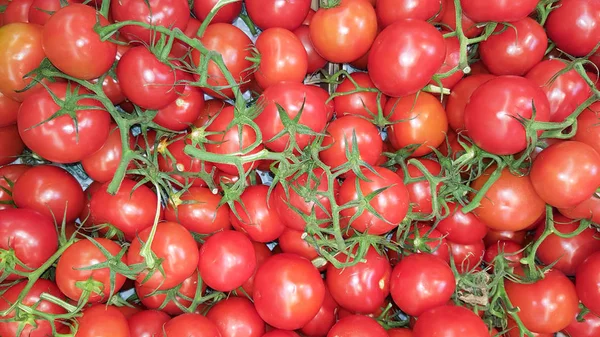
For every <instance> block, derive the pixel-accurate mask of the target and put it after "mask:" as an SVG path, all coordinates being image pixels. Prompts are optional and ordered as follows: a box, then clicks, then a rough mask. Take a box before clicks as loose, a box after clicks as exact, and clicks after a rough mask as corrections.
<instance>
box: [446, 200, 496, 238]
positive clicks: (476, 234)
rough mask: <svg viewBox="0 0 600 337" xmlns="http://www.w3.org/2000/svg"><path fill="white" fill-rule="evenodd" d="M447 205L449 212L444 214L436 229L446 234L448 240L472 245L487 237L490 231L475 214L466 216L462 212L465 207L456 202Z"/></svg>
mask: <svg viewBox="0 0 600 337" xmlns="http://www.w3.org/2000/svg"><path fill="white" fill-rule="evenodd" d="M446 205H447V206H448V212H447V213H446V212H445V213H443V214H442V219H441V220H440V221H439V222H438V224H437V226H436V227H435V228H436V229H437V230H438V231H440V232H442V233H443V234H445V235H446V238H447V239H448V240H450V241H452V242H455V243H460V244H470V243H476V242H479V240H482V239H483V238H484V237H485V235H486V234H487V232H488V229H487V227H486V225H485V224H484V223H483V222H481V221H480V220H479V218H478V217H477V216H476V215H475V214H473V213H467V214H465V213H464V212H463V211H462V208H463V207H462V206H461V205H460V204H457V203H454V202H448V203H447V204H446ZM443 212H444V211H443Z"/></svg>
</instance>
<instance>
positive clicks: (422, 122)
mask: <svg viewBox="0 0 600 337" xmlns="http://www.w3.org/2000/svg"><path fill="white" fill-rule="evenodd" d="M384 115H385V116H390V117H389V119H390V122H393V123H395V124H392V125H390V126H389V127H388V136H389V139H390V141H391V143H392V146H393V147H394V148H395V149H396V150H400V149H402V148H404V147H406V146H409V145H417V144H418V145H420V146H419V147H417V148H416V149H415V151H414V152H413V153H412V156H413V157H420V156H424V155H426V154H428V153H431V152H432V151H433V149H434V148H436V147H438V146H440V145H441V144H442V143H443V142H444V140H445V139H446V132H447V131H448V119H447V118H446V112H445V111H444V107H443V106H442V103H440V101H439V100H438V99H437V98H435V96H433V95H431V94H428V93H426V92H421V93H418V94H415V95H408V96H404V97H401V98H397V99H390V100H389V101H388V102H387V104H386V105H385V109H384Z"/></svg>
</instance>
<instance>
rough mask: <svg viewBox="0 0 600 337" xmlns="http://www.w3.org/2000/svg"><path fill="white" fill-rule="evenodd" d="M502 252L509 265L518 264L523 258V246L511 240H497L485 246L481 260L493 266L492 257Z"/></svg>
mask: <svg viewBox="0 0 600 337" xmlns="http://www.w3.org/2000/svg"><path fill="white" fill-rule="evenodd" d="M500 253H502V254H504V260H506V261H507V264H508V265H509V266H511V267H516V266H518V265H519V264H520V263H521V262H520V261H521V259H522V258H523V246H521V245H520V244H518V243H516V242H513V241H498V242H496V243H495V244H493V245H491V246H489V247H487V249H486V250H485V254H484V255H483V261H484V262H485V263H486V264H487V265H490V266H492V268H493V266H494V259H495V258H496V257H497V256H498V255H499V254H500Z"/></svg>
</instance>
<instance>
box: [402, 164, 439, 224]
mask: <svg viewBox="0 0 600 337" xmlns="http://www.w3.org/2000/svg"><path fill="white" fill-rule="evenodd" d="M418 161H419V162H420V163H421V164H423V166H424V167H425V169H426V171H427V172H429V173H430V174H432V175H434V176H439V175H440V173H441V171H442V167H441V166H440V164H439V163H438V162H436V161H433V160H431V159H418ZM407 169H408V175H409V176H410V178H420V177H424V175H423V172H421V170H420V169H419V168H417V167H416V166H415V165H413V164H411V163H408V164H407ZM396 173H398V175H399V176H400V178H402V179H405V178H406V177H405V176H404V170H402V169H399V170H398V171H396ZM405 180H406V179H405ZM440 187H441V186H440V185H439V184H438V185H437V186H436V188H435V189H436V191H437V192H439V190H440ZM406 188H408V196H409V200H410V203H411V205H412V208H411V211H412V212H413V213H423V214H431V212H433V205H432V204H431V198H432V196H431V186H430V184H429V181H427V180H421V181H417V182H414V183H408V184H406ZM437 192H436V193H437Z"/></svg>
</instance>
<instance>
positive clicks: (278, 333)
mask: <svg viewBox="0 0 600 337" xmlns="http://www.w3.org/2000/svg"><path fill="white" fill-rule="evenodd" d="M262 337H300V335H298V334H297V333H295V332H294V331H290V330H279V329H274V330H270V331H269V332H267V333H266V334H264V335H262Z"/></svg>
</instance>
